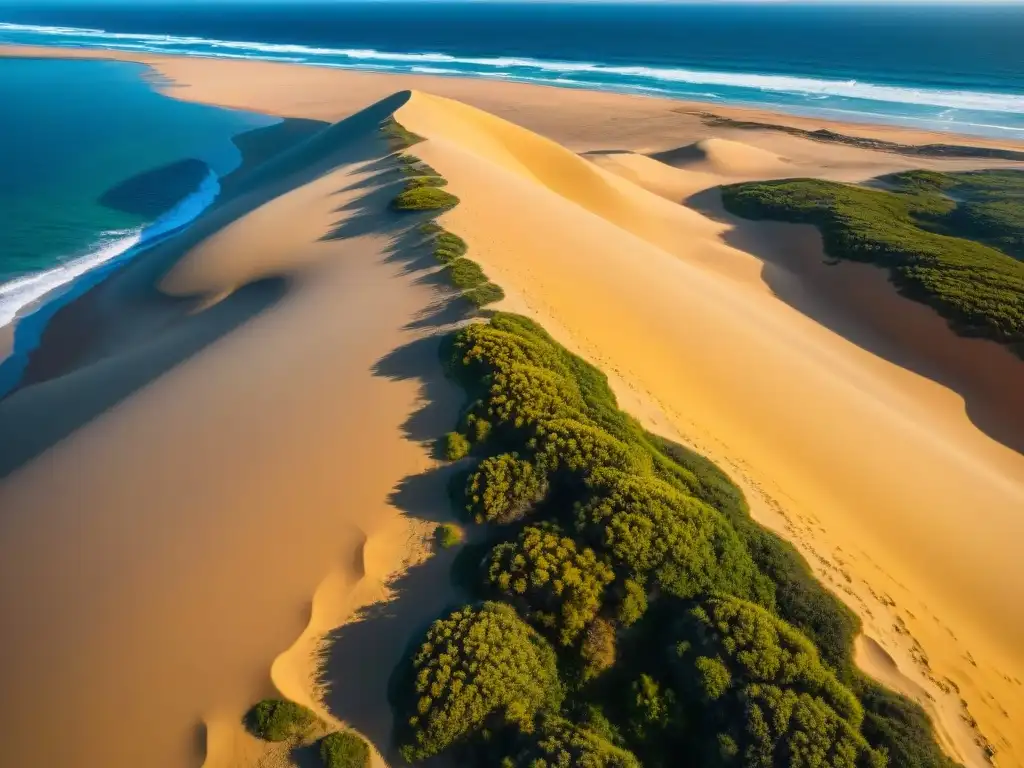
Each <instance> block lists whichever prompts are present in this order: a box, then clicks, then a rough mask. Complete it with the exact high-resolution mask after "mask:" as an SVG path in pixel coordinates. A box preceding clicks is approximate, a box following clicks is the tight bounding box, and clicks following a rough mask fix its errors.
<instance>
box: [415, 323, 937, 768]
mask: <svg viewBox="0 0 1024 768" xmlns="http://www.w3.org/2000/svg"><path fill="white" fill-rule="evenodd" d="M448 349H449V351H450V354H451V360H450V363H449V371H450V372H451V374H452V375H453V376H454V377H455V378H456V379H457V380H458V381H460V382H461V383H462V384H463V386H465V387H466V389H467V392H468V394H469V405H468V406H467V408H466V410H465V413H464V416H463V418H462V421H461V423H460V433H461V434H462V435H463V437H464V439H465V440H466V443H467V444H468V445H469V446H470V451H469V452H470V453H471V454H472V455H474V456H475V457H476V462H477V463H476V466H475V468H474V469H472V470H470V471H469V473H468V476H467V478H466V479H465V481H464V483H465V485H464V486H463V485H459V486H458V489H457V490H458V492H457V494H456V495H457V496H458V497H459V498H460V500H461V501H463V502H464V503H465V505H466V508H467V511H468V512H469V514H470V516H471V517H472V518H473V519H474V520H475V521H477V522H483V523H500V524H501V525H498V526H492V527H491V528H490V529H489V530H490V532H491V535H492V537H494V538H496V539H497V541H493V542H492V543H491V544H489V545H484V546H490V547H491V551H490V554H489V555H487V556H486V557H484V558H483V562H481V563H480V566H479V579H480V582H479V583H480V595H481V596H485V595H489V596H491V597H492V598H493V597H494V596H496V595H497V596H499V597H500V598H501V599H502V600H504V601H506V603H507V605H506V609H507V610H509V611H513V609H514V610H515V611H517V612H518V615H521V616H522V617H523V618H524V619H525V620H526V621H527V622H529V623H530V624H532V625H533V626H534V627H536V630H530V631H531V632H533V631H536V632H539V635H536V634H535V635H532V636H531V637H536V638H537V640H538V641H540V636H544V637H546V638H547V639H548V641H550V642H551V643H552V647H554V648H555V649H557V650H556V652H557V653H558V654H559V656H560V657H561V662H560V668H561V670H562V672H561V675H560V676H559V679H560V680H561V683H560V685H561V686H562V687H564V688H565V689H567V690H568V691H569V692H570V693H571V697H570V699H569V700H568V701H569V703H568V704H566V705H564V706H563V707H562V708H560V709H558V708H553V707H534V706H532V705H531V706H529V707H527V710H528V711H529V712H531V713H532V715H531V716H525V717H522V718H512V719H510V718H508V717H505V716H504V715H502V716H500V717H489V716H488V717H483V718H480V717H473V718H469V719H466V720H465V723H467V724H466V726H465V728H464V729H463V730H460V731H458V734H457V735H456V736H451V737H449V738H441V739H438V738H435V737H433V736H429V735H427V734H426V729H425V728H424V726H423V722H422V721H421V720H419V719H417V718H418V717H419V716H420V714H421V713H420V712H419V710H418V709H417V708H416V707H415V706H413V705H412V704H409V705H407V707H408V708H407V710H406V711H405V713H404V715H403V717H405V718H407V719H408V718H411V720H410V722H411V726H410V727H411V731H410V733H411V734H412V736H411V737H410V738H411V739H420V740H421V741H417V742H415V743H423V744H430V745H433V746H431V747H429V748H428V749H427V750H426V751H425V752H423V753H422V754H424V755H425V754H428V753H429V754H434V753H436V752H437V751H439V750H440V749H443V748H444V745H446V744H452V743H459V744H461V745H463V746H465V745H473V749H475V750H477V751H475V752H471V753H467V752H465V751H464V752H462V753H461V754H462V757H463V762H464V764H480V765H498V764H501V761H502V760H504V761H505V763H504V764H505V765H510V766H519V765H536V766H547V765H577V764H578V765H586V764H594V765H619V764H623V765H630V764H631V763H630V762H628V761H629V760H630V759H637V760H639V761H641V762H642V763H643V765H645V766H648V768H654V767H655V766H670V765H676V764H677V762H674V760H675V759H676V758H675V757H674V756H679V755H688V756H689V757H687V758H686V759H687V760H692V762H693V763H694V764H700V765H709V766H713V765H722V766H736V767H737V768H739V767H740V766H758V767H760V766H773V767H774V766H778V767H779V768H781V767H782V766H791V765H792V766H808V767H810V766H815V767H818V766H822V767H824V766H832V767H834V768H844V767H845V766H850V767H851V768H853V767H854V766H855V767H856V768H878V766H881V765H883V764H884V763H885V755H886V753H888V754H890V755H894V756H896V755H898V756H899V757H900V759H901V760H902V761H903V762H902V763H899V764H900V765H902V764H906V765H908V766H914V767H915V768H916V767H917V766H921V768H924V766H929V767H930V768H948V765H949V764H948V761H947V760H946V758H944V757H943V756H942V755H941V753H940V752H939V750H938V747H937V745H936V743H935V740H934V737H933V734H932V731H931V728H930V725H929V723H928V721H927V718H925V717H924V713H923V712H922V711H921V709H920V708H919V707H917V706H916V705H913V704H911V703H910V702H909V701H907V700H906V699H904V698H902V697H899V696H897V695H896V694H892V693H890V692H888V691H884V689H880V688H877V687H875V688H871V687H869V686H867V684H866V683H865V681H863V679H862V678H861V677H860V676H859V675H858V674H857V673H856V672H855V670H854V668H853V664H852V660H851V659H852V645H853V638H854V637H855V635H856V633H857V631H859V624H858V622H857V619H856V616H854V615H853V614H852V613H851V612H850V611H849V610H848V609H846V608H845V606H843V605H842V603H840V602H839V601H838V599H837V598H836V597H835V596H833V595H832V594H831V593H830V592H828V591H827V590H826V589H825V588H824V587H823V586H822V585H821V584H820V583H818V582H817V581H816V580H815V579H814V578H813V575H812V573H811V571H810V569H809V567H808V566H807V563H806V562H805V561H804V560H803V558H802V557H801V556H800V555H799V553H797V551H796V550H795V549H794V548H793V547H791V546H790V545H789V544H787V543H785V542H783V541H782V540H781V539H779V538H778V537H777V536H775V535H774V534H771V533H770V532H768V531H766V530H764V529H762V528H761V527H760V526H757V525H756V524H755V523H754V522H753V521H752V520H751V519H750V517H749V515H748V512H747V507H746V503H745V501H744V499H743V496H742V494H741V493H740V492H739V490H738V489H737V488H736V487H735V485H733V484H732V483H731V482H730V481H729V479H728V477H727V476H726V475H724V474H723V473H722V472H721V471H720V470H719V469H718V468H717V467H716V466H715V465H714V464H712V463H711V462H709V461H707V459H705V458H703V457H701V456H699V455H697V454H694V453H692V452H691V451H688V450H687V449H685V448H683V447H681V446H678V445H675V444H673V443H669V442H666V441H664V440H661V439H659V438H656V437H654V436H652V435H649V434H647V433H646V432H645V431H644V430H643V429H642V428H641V427H640V426H639V425H638V424H637V423H636V422H635V421H634V420H632V419H630V418H629V417H628V416H626V415H625V414H623V413H622V412H621V411H619V410H618V408H617V406H616V404H615V399H614V396H613V395H612V393H611V391H610V389H609V387H608V384H607V381H606V379H605V378H604V376H603V375H602V374H601V373H600V372H599V371H597V369H595V368H593V367H592V366H590V365H588V364H587V363H585V362H584V361H582V360H580V359H579V358H577V357H575V356H574V355H572V354H570V353H568V352H567V351H566V350H565V349H564V348H562V347H561V346H559V345H558V344H557V343H555V342H554V341H553V340H552V339H551V337H550V336H548V334H547V333H545V332H544V331H543V329H541V328H540V327H539V326H537V325H536V324H535V323H533V322H531V321H529V320H527V319H526V318H522V317H518V316H514V315H508V314H503V313H496V314H494V315H493V316H492V317H491V319H490V321H489V322H487V323H475V324H471V325H468V326H466V327H464V328H462V329H461V330H460V331H458V332H457V333H456V334H455V335H454V336H453V337H452V340H451V342H450V344H449V346H448ZM523 523H525V525H524V524H523ZM487 605H489V606H494V605H495V604H494V603H488V604H487ZM476 610H479V609H473V608H467V609H464V611H466V612H473V611H476ZM513 615H516V614H513ZM681 616H682V617H685V618H684V620H680V617H681ZM521 626H523V627H528V624H522V625H521ZM431 632H432V635H433V634H434V633H435V630H432V631H431ZM521 642H523V641H521V640H516V641H515V643H516V644H519V643H521ZM435 645H436V640H435V639H433V637H432V636H431V637H428V638H427V640H426V642H425V643H424V645H423V646H422V647H421V651H420V654H419V656H418V657H417V658H418V659H422V658H424V654H426V656H428V657H435V656H436V655H437V653H438V652H437V650H436V649H435ZM478 661H479V659H476V658H474V660H473V662H470V665H471V664H472V663H476V662H478ZM446 663H451V662H450V661H448V662H446ZM480 668H481V667H480V666H479V665H478V667H477V669H478V670H479V669H480ZM463 669H465V670H467V672H468V670H469V669H470V666H469V665H466V666H464V667H463ZM477 674H480V673H479V671H478V672H477ZM516 675H517V673H515V672H513V673H511V674H508V673H506V678H507V679H510V680H512V679H516ZM544 679H545V680H552V679H553V678H551V677H550V676H549V677H546V678H544ZM472 680H475V675H474V674H467V677H465V678H460V681H459V686H458V687H455V686H453V687H454V688H455V690H457V691H461V690H462V689H463V687H464V686H465V685H467V684H468V683H469V682H470V681H472ZM430 684H431V685H432V684H434V680H433V679H431V681H430ZM545 685H546V683H545ZM439 690H443V688H442V689H439ZM416 692H417V694H418V695H420V696H422V695H423V688H422V687H420V688H417V689H416ZM525 700H528V701H536V700H537V697H536V696H534V697H533V698H530V697H529V696H527V697H526V699H525ZM862 702H863V703H862ZM426 706H427V709H428V710H431V709H432V708H433V706H434V705H433V703H430V702H428V704H427V705H426ZM483 709H484V710H486V711H487V712H491V711H492V710H493V711H498V712H501V711H503V710H502V708H501V707H500V706H495V707H493V708H491V707H484V708H483ZM444 711H445V713H446V716H447V717H449V718H451V720H453V721H454V720H458V718H459V717H461V716H462V715H459V714H455V710H454V709H453V708H452V707H446V708H445V709H444ZM459 711H460V712H465V711H469V710H468V709H465V708H464V709H462V710H459ZM484 721H486V722H484ZM553 723H559V724H560V725H559V726H558V728H557V729H556V730H557V733H554V734H547V735H549V736H551V737H552V738H551V739H549V740H548V741H545V734H546V731H545V728H548V729H550V728H553V727H554V726H552V725H551V724H553ZM449 730H450V728H449ZM451 732H452V733H454V731H451ZM559 734H561V735H559ZM595 740H596V741H595ZM592 752H593V753H594V756H591V753H592ZM623 753H624V754H625V755H627V756H628V757H623ZM609 755H610V756H612V757H609ZM634 756H635V757H634ZM615 760H620V761H621V760H626V761H627V762H625V763H616V762H614V761H615ZM544 761H546V762H544ZM586 761H592V763H588V762H586ZM608 761H611V762H608ZM894 765H895V764H894Z"/></svg>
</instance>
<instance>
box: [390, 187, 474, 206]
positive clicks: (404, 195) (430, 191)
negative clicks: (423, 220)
mask: <svg viewBox="0 0 1024 768" xmlns="http://www.w3.org/2000/svg"><path fill="white" fill-rule="evenodd" d="M458 203H459V198H457V197H456V196H455V195H453V194H451V193H450V192H445V191H444V190H443V189H437V188H436V187H412V188H410V189H406V190H404V191H403V192H401V193H400V194H399V195H398V197H396V198H395V199H394V200H393V201H392V203H391V205H392V206H393V207H394V208H396V209H397V210H399V211H443V210H447V209H448V208H454V207H455V206H456V205H458Z"/></svg>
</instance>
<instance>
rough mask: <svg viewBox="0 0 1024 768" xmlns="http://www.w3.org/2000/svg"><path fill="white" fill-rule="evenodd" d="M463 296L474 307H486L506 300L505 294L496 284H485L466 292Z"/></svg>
mask: <svg viewBox="0 0 1024 768" xmlns="http://www.w3.org/2000/svg"><path fill="white" fill-rule="evenodd" d="M462 296H463V298H465V299H466V301H468V302H469V303H470V304H472V305H473V306H476V307H486V306H487V305H488V304H494V303H495V302H497V301H501V300H502V299H504V298H505V292H504V291H503V290H502V289H501V288H500V287H498V286H497V285H495V284H494V283H484V284H483V285H478V286H477V287H476V288H472V289H470V290H468V291H466V292H465V293H464V294H462Z"/></svg>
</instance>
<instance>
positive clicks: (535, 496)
mask: <svg viewBox="0 0 1024 768" xmlns="http://www.w3.org/2000/svg"><path fill="white" fill-rule="evenodd" d="M547 492H548V481H547V477H546V476H545V474H544V472H543V471H542V470H539V469H537V468H536V467H535V466H534V465H533V464H531V463H530V462H528V461H524V460H523V459H520V458H519V456H518V455H517V454H514V453H502V454H499V455H497V456H491V457H490V458H487V459H484V460H483V461H482V462H480V464H479V466H478V467H477V468H476V470H475V471H474V472H473V473H472V474H471V475H470V476H469V480H468V482H467V484H466V494H465V495H466V510H467V511H468V512H469V513H470V515H472V517H473V519H474V520H475V521H476V522H478V523H484V522H492V523H510V522H513V521H515V520H519V519H521V518H522V517H524V516H525V515H526V514H527V513H528V512H529V511H530V509H532V508H533V507H534V506H535V505H536V504H537V503H538V502H539V501H540V500H541V499H543V498H544V496H545V495H546V494H547Z"/></svg>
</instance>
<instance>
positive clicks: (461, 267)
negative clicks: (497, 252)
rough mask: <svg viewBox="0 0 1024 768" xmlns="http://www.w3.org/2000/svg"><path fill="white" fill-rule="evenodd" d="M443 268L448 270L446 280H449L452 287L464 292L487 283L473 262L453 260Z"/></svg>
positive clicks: (480, 270)
mask: <svg viewBox="0 0 1024 768" xmlns="http://www.w3.org/2000/svg"><path fill="white" fill-rule="evenodd" d="M445 268H446V269H447V270H448V279H449V280H451V282H452V285H454V286H455V287H456V288H460V289H462V290H464V291H468V290H469V289H470V288H476V287H477V286H479V285H482V284H483V283H486V282H487V275H485V274H484V271H483V270H482V269H480V265H479V264H477V263H476V262H475V261H470V260H469V259H455V260H454V261H451V262H449V263H448V265H447V266H446V267H445Z"/></svg>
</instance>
